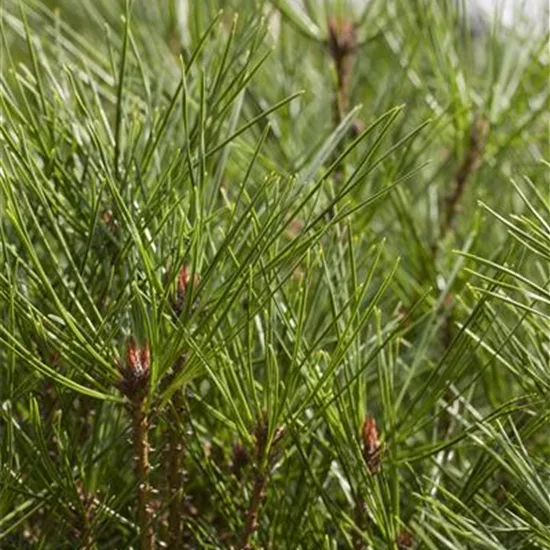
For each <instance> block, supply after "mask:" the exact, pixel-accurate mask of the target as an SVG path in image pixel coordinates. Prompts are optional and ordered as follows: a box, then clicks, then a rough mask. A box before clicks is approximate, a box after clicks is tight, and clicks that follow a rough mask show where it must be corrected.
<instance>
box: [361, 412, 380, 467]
mask: <svg viewBox="0 0 550 550" xmlns="http://www.w3.org/2000/svg"><path fill="white" fill-rule="evenodd" d="M361 438H362V440H363V458H364V459H365V464H366V465H367V469H368V471H369V472H370V473H371V474H372V475H374V474H376V473H377V472H378V471H379V470H380V454H381V451H382V445H381V444H380V440H379V438H378V430H377V428H376V420H375V419H374V418H373V417H372V416H367V417H366V418H365V421H364V422H363V428H362V430H361Z"/></svg>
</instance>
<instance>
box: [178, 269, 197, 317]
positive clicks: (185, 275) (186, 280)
mask: <svg viewBox="0 0 550 550" xmlns="http://www.w3.org/2000/svg"><path fill="white" fill-rule="evenodd" d="M199 281H200V279H199V275H198V273H195V275H194V276H193V282H192V288H193V290H196V289H197V288H198V286H199ZM190 284H191V272H190V270H189V266H187V265H184V266H183V267H182V268H181V269H180V272H179V274H178V281H177V287H176V300H175V303H174V312H175V314H176V315H177V316H179V315H180V313H181V312H182V310H183V305H184V303H185V297H186V296H187V291H188V289H189V285H190Z"/></svg>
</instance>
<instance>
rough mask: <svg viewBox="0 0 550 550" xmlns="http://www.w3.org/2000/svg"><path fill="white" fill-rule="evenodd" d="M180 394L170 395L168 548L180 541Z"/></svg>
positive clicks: (181, 486) (181, 489) (181, 448)
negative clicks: (172, 423)
mask: <svg viewBox="0 0 550 550" xmlns="http://www.w3.org/2000/svg"><path fill="white" fill-rule="evenodd" d="M181 401H182V400H181V395H180V393H179V391H178V392H176V393H175V394H174V396H173V397H172V403H173V405H174V407H175V414H174V416H175V418H174V425H173V426H171V427H170V428H169V429H170V434H169V441H168V492H169V498H170V506H169V509H168V548H177V545H178V544H179V543H180V539H181V532H182V514H183V511H182V506H181V502H182V496H183V495H182V491H183V484H182V476H181V465H182V454H183V444H182V442H181V437H180V432H179V430H178V429H177V427H178V424H179V422H178V420H179V411H180V410H181V409H182V403H181Z"/></svg>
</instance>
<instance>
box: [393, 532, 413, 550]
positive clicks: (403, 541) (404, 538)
mask: <svg viewBox="0 0 550 550" xmlns="http://www.w3.org/2000/svg"><path fill="white" fill-rule="evenodd" d="M396 542H397V547H398V548H399V550H408V549H409V548H412V547H413V543H414V540H413V536H412V534H411V532H410V531H407V530H406V529H402V530H401V531H400V532H399V535H398V536H397V541H396Z"/></svg>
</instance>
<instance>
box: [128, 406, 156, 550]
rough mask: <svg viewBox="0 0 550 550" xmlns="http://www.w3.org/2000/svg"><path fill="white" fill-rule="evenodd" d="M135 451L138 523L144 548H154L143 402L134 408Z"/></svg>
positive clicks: (146, 419)
mask: <svg viewBox="0 0 550 550" xmlns="http://www.w3.org/2000/svg"><path fill="white" fill-rule="evenodd" d="M133 420H134V426H133V431H134V453H135V458H136V474H137V478H138V481H139V484H138V525H139V528H140V546H141V549H142V550H153V548H154V547H155V533H154V530H153V516H154V512H153V508H152V506H151V493H152V491H151V485H150V484H149V470H150V464H149V419H148V417H147V413H146V412H145V411H144V409H143V402H141V403H140V404H139V406H136V407H135V409H134V418H133Z"/></svg>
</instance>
